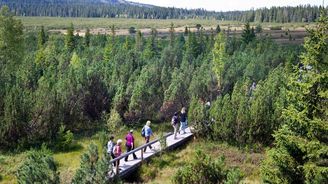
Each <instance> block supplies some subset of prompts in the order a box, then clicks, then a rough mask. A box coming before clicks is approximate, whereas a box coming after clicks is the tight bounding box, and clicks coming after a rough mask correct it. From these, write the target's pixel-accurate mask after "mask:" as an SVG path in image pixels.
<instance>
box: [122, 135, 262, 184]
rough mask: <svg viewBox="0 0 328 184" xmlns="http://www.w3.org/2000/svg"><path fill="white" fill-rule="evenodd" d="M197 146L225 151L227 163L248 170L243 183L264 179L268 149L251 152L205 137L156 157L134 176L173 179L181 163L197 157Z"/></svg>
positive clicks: (215, 154)
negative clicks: (263, 162)
mask: <svg viewBox="0 0 328 184" xmlns="http://www.w3.org/2000/svg"><path fill="white" fill-rule="evenodd" d="M197 149H201V150H203V151H204V152H205V153H208V154H210V155H211V156H212V157H213V158H217V157H219V156H222V155H223V156H224V157H225V162H226V166H227V167H229V168H230V167H239V168H240V169H241V171H242V172H243V173H244V174H245V178H244V180H243V183H261V182H260V177H259V164H260V161H261V160H262V159H263V155H264V153H250V152H246V151H243V150H239V149H238V148H236V147H232V146H229V145H227V144H224V143H214V142H205V141H204V140H194V141H192V142H191V143H189V144H188V145H186V146H185V147H183V148H179V149H178V150H175V151H171V152H166V154H163V155H161V156H159V157H155V158H153V159H152V160H151V161H150V162H149V163H146V164H144V165H143V166H142V167H141V168H140V169H139V173H138V175H136V176H134V179H137V180H138V181H139V182H147V183H156V184H160V183H171V178H172V176H173V175H174V174H175V173H176V172H177V170H178V169H179V168H180V167H182V166H184V165H185V164H186V163H188V162H190V161H191V160H192V159H193V158H194V155H195V150H197ZM128 182H130V181H128Z"/></svg>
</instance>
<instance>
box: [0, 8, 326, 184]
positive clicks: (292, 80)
mask: <svg viewBox="0 0 328 184" xmlns="http://www.w3.org/2000/svg"><path fill="white" fill-rule="evenodd" d="M64 6H66V5H64ZM67 6H69V5H67ZM76 7H78V6H76ZM27 8H28V7H27ZM30 8H31V9H30V10H31V14H30V15H32V14H33V11H38V12H42V11H40V10H34V9H33V7H30ZM44 8H47V6H45V7H44ZM91 8H92V7H91ZM136 9H138V8H137V7H136ZM287 9H288V8H287ZM289 9H290V10H302V11H303V10H309V11H306V12H307V17H306V21H314V20H317V23H316V26H315V27H314V28H313V29H311V30H309V36H308V38H306V39H305V42H304V45H302V46H299V45H278V44H277V43H275V42H274V41H272V40H271V39H270V37H269V36H263V35H262V36H259V35H256V34H255V33H254V29H253V28H251V27H250V26H249V24H245V27H244V30H243V33H242V35H241V38H239V37H234V36H232V37H228V36H227V35H226V34H224V33H223V32H221V31H220V30H217V31H216V32H215V31H213V32H212V33H211V34H205V33H204V32H203V30H202V29H199V30H198V31H196V32H189V31H186V32H185V33H176V32H175V30H174V24H173V23H172V25H171V28H170V32H169V36H168V37H162V38H160V37H158V35H157V30H156V29H152V31H151V34H150V35H148V36H144V35H143V34H142V33H141V32H140V31H137V33H136V34H135V35H131V36H118V35H115V27H114V26H113V28H112V33H111V34H110V35H99V34H98V35H91V34H90V33H89V32H88V31H87V33H86V35H85V36H84V37H81V36H78V35H74V34H73V32H74V25H73V24H72V25H68V28H67V34H66V35H61V34H49V33H47V32H46V31H45V30H44V29H43V28H42V27H40V28H39V32H38V33H34V32H23V26H22V23H21V22H20V21H19V20H18V19H16V18H15V17H14V16H13V14H12V13H11V11H10V10H9V8H8V7H5V6H4V7H2V8H1V11H0V27H1V29H0V61H1V63H0V70H1V71H0V150H2V151H13V150H16V151H17V150H18V151H19V150H20V151H22V150H28V149H30V148H36V149H39V150H41V151H35V152H33V151H31V153H30V154H29V155H28V156H27V160H26V162H25V163H24V164H23V165H22V167H20V169H19V170H18V172H17V173H18V174H17V177H18V182H19V183H24V182H25V181H31V182H32V183H33V182H36V181H39V180H38V179H42V180H43V181H46V180H47V183H58V182H59V178H58V177H59V176H58V173H57V171H56V164H55V162H54V161H53V158H52V157H50V156H49V154H48V152H49V150H48V148H49V149H53V150H65V149H66V148H65V145H66V144H69V142H70V140H71V139H72V136H73V134H78V133H81V132H83V131H86V130H99V129H102V128H103V127H104V126H106V125H104V122H110V123H111V122H114V121H115V120H113V119H119V120H120V121H122V122H123V124H125V125H128V126H131V125H138V124H143V123H144V122H145V121H146V120H152V121H154V122H158V123H162V122H167V121H170V118H171V116H172V114H173V113H174V112H175V111H177V110H179V109H181V108H182V107H187V109H188V118H189V122H190V125H192V126H193V127H195V136H197V137H199V138H201V139H206V140H210V141H223V142H227V143H229V144H230V145H234V146H238V147H248V148H250V149H253V150H257V149H260V148H268V151H267V153H266V154H267V156H266V158H265V159H264V161H263V163H262V164H261V178H262V180H263V182H266V183H327V182H328V145H327V144H328V137H327V135H328V123H327V122H328V43H327V41H328V18H327V15H326V14H325V11H321V14H320V15H321V16H320V18H319V9H318V8H317V7H296V8H289ZM58 10H59V9H54V12H55V14H54V16H59V15H60V16H81V15H82V16H89V15H88V11H92V10H88V9H83V11H82V10H81V12H77V14H76V15H69V14H66V13H68V12H59V11H58ZM118 10H120V8H118ZM178 10H179V9H178ZM178 10H174V11H173V12H177V11H178ZM273 10H274V9H263V10H256V11H255V10H254V11H248V12H243V13H241V14H239V13H236V15H232V17H231V18H227V19H229V20H230V19H231V20H243V19H244V18H243V16H244V14H248V13H250V12H253V14H254V15H255V17H253V20H254V21H255V19H257V16H256V15H257V12H258V11H259V12H260V14H261V15H263V16H265V13H264V14H263V12H262V11H268V12H271V11H273ZM276 10H277V12H279V11H284V10H285V9H279V8H277V9H276ZM14 11H15V13H16V14H21V13H17V12H19V10H18V9H14ZM143 11H144V12H142V13H141V14H143V15H144V14H145V13H146V12H147V11H148V10H147V9H145V8H144V9H143ZM167 11H169V10H167ZM312 11H313V12H312ZM191 12H197V10H192V11H191ZM288 12H289V10H288ZM310 12H312V13H310ZM62 13H63V14H62ZM154 13H155V12H154ZM157 13H158V12H157ZM189 13H190V12H189ZM164 14H165V13H164ZM310 14H311V18H309V16H310ZM103 15H104V14H99V15H98V16H103ZM288 15H289V14H288ZM115 16H116V15H115ZM133 16H138V14H133ZM161 16H163V17H161ZM183 16H184V15H183ZM204 16H206V15H204ZM211 16H218V17H220V16H221V15H219V14H213V15H211ZM224 16H228V15H224ZM295 16H296V17H297V18H293V17H289V16H288V17H285V18H286V19H285V18H278V16H277V17H275V18H274V19H271V18H264V17H262V18H261V21H264V22H266V21H268V22H271V21H274V22H292V21H302V20H298V19H302V18H304V17H302V16H298V15H295ZM165 17H167V15H159V17H156V18H165ZM142 18H148V17H142ZM154 18H155V17H154ZM170 18H180V15H179V14H173V15H172V17H170ZM220 18H221V17H220ZM251 21H252V20H251ZM110 123H109V124H110ZM107 124H108V123H107ZM107 126H108V125H107ZM109 126H112V127H115V124H113V125H109ZM45 147H47V148H45ZM97 154H98V150H97V148H95V147H94V145H93V146H92V145H91V146H90V148H89V151H88V153H86V154H85V155H84V156H82V161H81V169H79V170H78V171H77V172H76V174H75V176H74V179H73V181H72V182H73V183H88V182H87V181H88V179H90V178H92V180H91V181H93V183H105V182H108V181H107V180H108V178H107V179H106V178H105V179H104V177H102V174H103V173H106V171H105V172H104V170H106V169H107V168H108V165H106V158H105V157H99V159H98V155H97ZM88 155H89V156H90V155H97V157H96V158H97V159H98V161H96V162H94V163H93V164H94V165H93V166H92V167H94V171H97V172H94V175H88V174H87V173H89V174H90V173H92V172H91V171H90V172H88V171H87V169H86V168H89V167H88V163H89V162H90V158H89V157H88ZM199 158H204V159H206V156H204V155H202V154H201V153H200V154H199ZM88 159H89V160H88ZM215 163H216V164H217V165H215V164H214V165H212V166H211V167H209V168H212V167H213V168H214V169H215V168H216V167H218V165H220V162H215ZM196 165H197V164H196ZM28 166H30V167H29V168H30V169H28ZM31 168H34V169H35V170H33V169H32V170H33V172H35V173H41V172H43V171H46V173H48V174H47V176H44V175H38V174H35V173H34V174H33V172H32V171H31ZM40 168H42V169H40ZM37 169H40V170H38V171H37ZM29 172H30V173H29ZM217 172H218V171H217ZM31 173H32V174H31ZM180 174H181V175H179V173H178V175H176V176H175V180H174V181H175V182H176V183H184V182H185V183H189V182H194V183H198V182H200V183H202V182H204V181H203V180H201V179H199V180H190V181H189V182H188V180H186V178H184V177H186V176H184V175H183V171H181V173H180ZM216 174H217V173H216ZM32 175H33V176H35V177H30V176H32ZM228 175H229V174H227V175H224V176H216V175H215V178H214V179H213V181H226V179H227V177H228ZM38 176H39V177H40V178H38ZM87 177H89V178H87ZM216 177H217V178H216ZM222 177H223V178H225V179H222ZM103 180H106V181H103ZM182 181H184V182H182ZM206 181H207V180H206ZM211 181H212V180H211ZM208 182H209V181H208ZM214 183H215V182H214Z"/></svg>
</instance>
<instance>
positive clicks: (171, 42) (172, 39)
mask: <svg viewBox="0 0 328 184" xmlns="http://www.w3.org/2000/svg"><path fill="white" fill-rule="evenodd" d="M169 32H170V46H171V47H173V45H174V40H175V33H174V32H175V30H174V24H173V23H171V26H170V30H169Z"/></svg>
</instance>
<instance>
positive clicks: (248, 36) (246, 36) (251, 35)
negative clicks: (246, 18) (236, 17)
mask: <svg viewBox="0 0 328 184" xmlns="http://www.w3.org/2000/svg"><path fill="white" fill-rule="evenodd" d="M241 37H242V40H243V42H244V43H246V44H248V43H250V42H252V41H253V40H254V39H255V37H256V35H255V32H254V28H253V27H252V28H251V27H250V25H249V22H247V23H246V24H245V28H244V30H243V33H242V34H241Z"/></svg>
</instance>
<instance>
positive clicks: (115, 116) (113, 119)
mask: <svg viewBox="0 0 328 184" xmlns="http://www.w3.org/2000/svg"><path fill="white" fill-rule="evenodd" d="M122 123H123V121H122V118H121V116H120V114H119V113H118V112H117V111H116V110H115V109H112V110H111V112H110V114H109V117H108V119H107V122H106V124H107V128H108V132H109V133H115V132H116V130H117V129H118V128H119V127H120V126H122Z"/></svg>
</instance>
